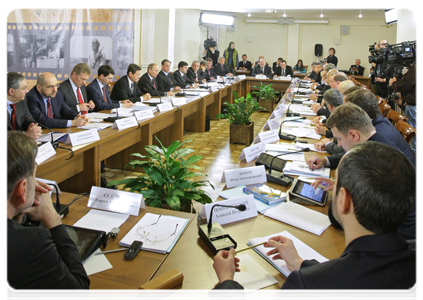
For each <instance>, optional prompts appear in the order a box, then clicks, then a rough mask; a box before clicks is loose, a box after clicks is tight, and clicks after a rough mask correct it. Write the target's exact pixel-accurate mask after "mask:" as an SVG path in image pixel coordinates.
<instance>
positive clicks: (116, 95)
mask: <svg viewBox="0 0 423 300" xmlns="http://www.w3.org/2000/svg"><path fill="white" fill-rule="evenodd" d="M142 95H144V94H143V93H142V92H141V90H140V88H139V87H138V85H137V84H135V85H134V93H131V88H130V87H129V81H128V76H127V75H125V76H122V77H121V78H119V80H118V81H116V83H115V85H114V86H113V89H112V94H111V95H110V98H112V100H114V101H120V100H126V99H129V100H131V101H132V102H140V101H141V98H140V97H141V96H142Z"/></svg>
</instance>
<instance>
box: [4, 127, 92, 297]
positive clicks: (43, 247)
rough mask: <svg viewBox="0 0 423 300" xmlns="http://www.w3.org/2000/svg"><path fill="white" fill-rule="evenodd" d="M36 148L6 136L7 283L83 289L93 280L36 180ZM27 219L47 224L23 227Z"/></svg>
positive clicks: (12, 135)
mask: <svg viewBox="0 0 423 300" xmlns="http://www.w3.org/2000/svg"><path fill="white" fill-rule="evenodd" d="M36 156H37V144H36V143H35V141H34V140H33V139H31V138H29V137H27V136H25V135H24V134H22V133H20V132H8V135H7V168H8V169H7V280H8V282H9V284H10V286H11V287H13V288H15V289H69V290H70V289H81V288H85V289H86V288H88V287H89V285H90V280H89V279H88V276H87V273H86V272H85V269H84V267H83V266H82V262H81V256H80V254H79V251H78V248H77V247H76V245H75V243H74V242H73V241H72V239H71V238H70V237H69V234H68V232H67V230H66V227H65V226H64V225H62V219H61V216H60V215H59V214H58V213H57V212H56V210H55V209H54V207H53V204H52V201H51V197H50V195H49V191H51V190H52V189H51V188H50V187H48V186H47V185H45V184H40V183H38V182H37V180H36V177H35V172H36V169H37V167H36V163H35V158H36ZM26 216H28V217H29V218H30V219H31V220H32V221H39V222H41V224H42V225H43V226H24V225H22V223H24V221H25V219H26Z"/></svg>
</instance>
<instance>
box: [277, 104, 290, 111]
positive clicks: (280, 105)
mask: <svg viewBox="0 0 423 300" xmlns="http://www.w3.org/2000/svg"><path fill="white" fill-rule="evenodd" d="M276 109H277V110H280V111H282V112H285V111H287V110H288V108H287V107H286V105H285V102H284V103H281V104H279V105H278V107H277V108H276Z"/></svg>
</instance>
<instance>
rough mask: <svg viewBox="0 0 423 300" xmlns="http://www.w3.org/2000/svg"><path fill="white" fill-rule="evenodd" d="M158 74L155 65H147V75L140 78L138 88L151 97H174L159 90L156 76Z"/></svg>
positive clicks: (171, 93)
mask: <svg viewBox="0 0 423 300" xmlns="http://www.w3.org/2000/svg"><path fill="white" fill-rule="evenodd" d="M158 74H159V67H158V66H157V65H156V64H155V63H151V64H149V65H148V69H147V73H145V74H144V75H142V76H141V78H140V80H139V81H138V87H139V88H140V90H141V91H142V92H143V93H145V94H150V95H151V96H174V95H175V94H174V93H173V92H170V91H164V90H163V89H160V86H159V84H158V80H157V76H158Z"/></svg>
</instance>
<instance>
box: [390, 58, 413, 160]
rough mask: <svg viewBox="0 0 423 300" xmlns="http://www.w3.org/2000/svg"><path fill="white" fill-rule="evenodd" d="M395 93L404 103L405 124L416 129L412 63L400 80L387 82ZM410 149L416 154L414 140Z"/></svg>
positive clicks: (393, 79)
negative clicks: (398, 94)
mask: <svg viewBox="0 0 423 300" xmlns="http://www.w3.org/2000/svg"><path fill="white" fill-rule="evenodd" d="M389 85H390V86H392V87H393V88H394V90H395V92H397V93H401V100H402V101H403V102H405V103H406V106H405V116H406V117H407V118H408V121H407V123H408V124H410V125H411V126H413V127H414V128H416V113H417V110H416V64H415V63H414V64H413V65H412V66H411V67H410V68H409V69H408V71H407V73H405V74H404V75H403V76H402V78H401V79H400V80H397V78H396V77H394V78H392V79H391V80H389ZM410 147H411V149H412V150H413V151H414V152H416V138H415V137H414V138H413V139H412V140H411V142H410Z"/></svg>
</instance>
